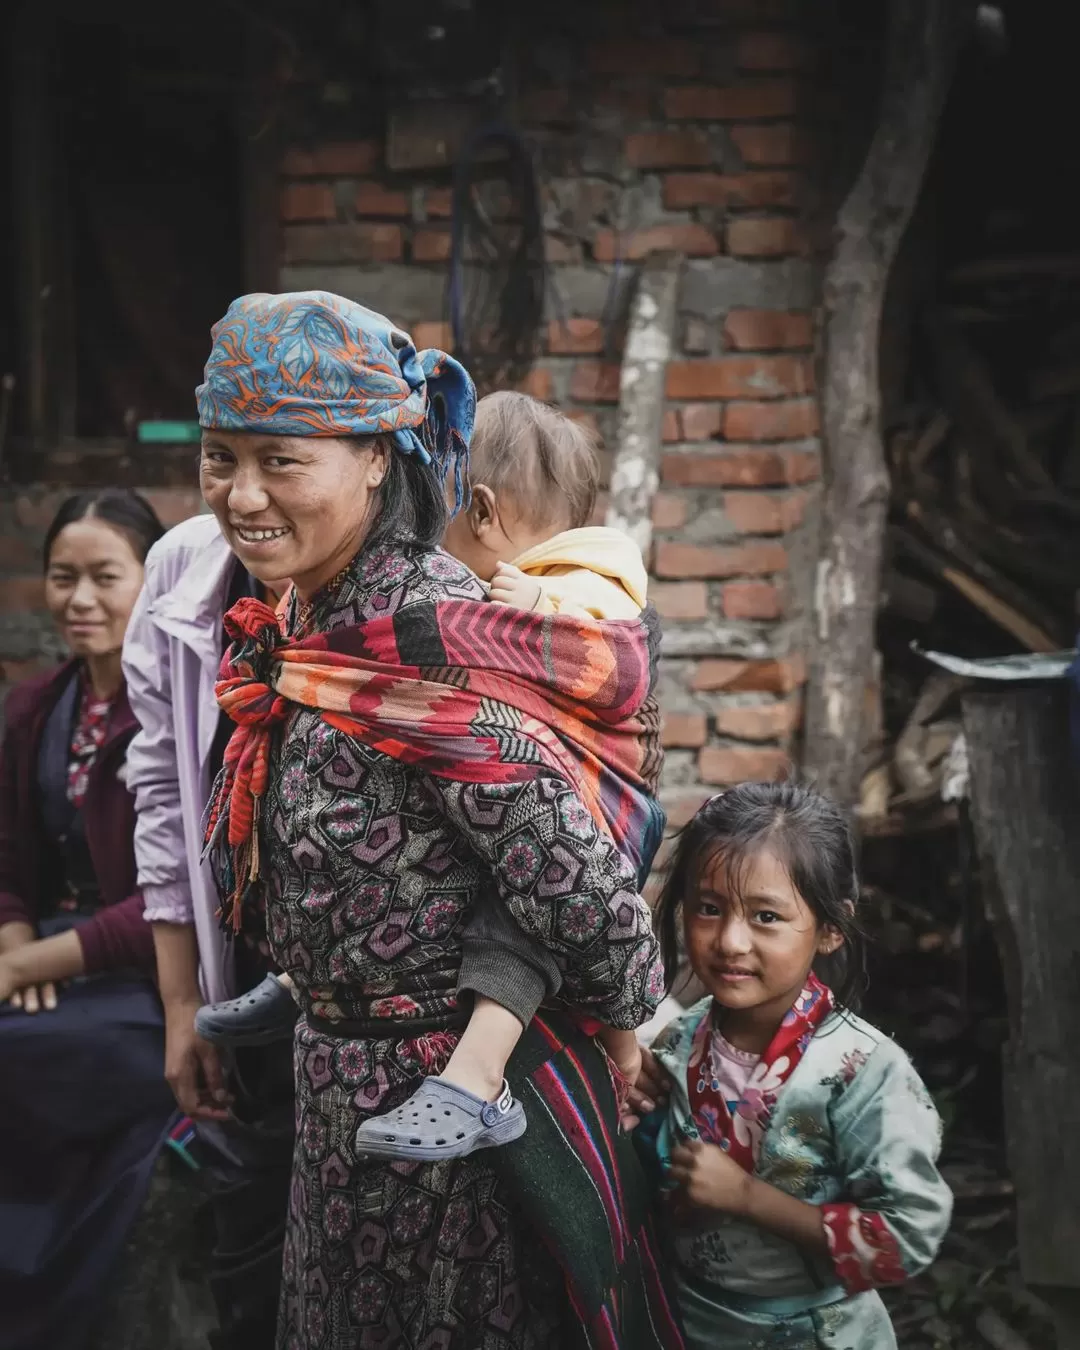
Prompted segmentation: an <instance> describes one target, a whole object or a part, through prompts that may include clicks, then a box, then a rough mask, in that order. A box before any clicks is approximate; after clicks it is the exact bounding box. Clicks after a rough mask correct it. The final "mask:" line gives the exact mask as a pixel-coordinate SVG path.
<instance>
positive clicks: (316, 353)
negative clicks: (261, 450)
mask: <svg viewBox="0 0 1080 1350" xmlns="http://www.w3.org/2000/svg"><path fill="white" fill-rule="evenodd" d="M212 337H213V344H214V345H213V349H212V350H211V352H210V359H209V360H208V361H207V363H206V382H205V384H200V385H199V387H198V389H197V390H196V391H195V397H196V400H197V402H198V408H199V423H200V425H201V426H203V427H206V428H208V429H215V430H220V431H261V432H265V433H266V434H267V435H270V436H375V435H379V434H383V435H386V436H388V437H389V438H390V440H391V442H392V444H393V445H394V447H395V449H397V450H399V451H401V453H402V454H405V455H416V456H417V457H418V458H419V459H420V460H421V462H422V463H424V464H431V465H432V466H433V467H434V469H435V472H436V474H437V475H438V477H439V479H440V481H441V482H445V481H446V479H447V477H448V476H449V475H450V474H453V478H454V486H455V497H456V501H457V505H458V506H460V505H461V503H462V500H463V497H464V484H465V470H466V468H467V465H468V451H469V438H470V437H471V435H472V428H473V417H474V414H475V411H476V390H475V388H474V386H473V382H472V380H471V379H470V378H469V375H468V372H467V371H466V370H465V368H464V366H462V365H461V364H460V363H459V362H457V361H455V360H454V359H453V357H451V356H447V354H446V353H445V352H440V351H435V350H428V351H423V352H418V351H417V350H416V347H415V346H414V345H413V340H412V338H411V337H409V335H408V333H406V332H404V331H403V330H402V329H400V328H395V326H394V325H393V324H392V323H391V322H390V320H389V319H387V318H384V317H383V315H381V314H376V313H375V311H374V310H371V309H365V308H364V306H363V305H358V304H356V303H355V302H354V301H352V300H345V299H343V298H342V297H341V296H340V295H331V294H329V293H328V292H327V291H294V292H292V293H291V294H287V295H242V296H241V297H240V299H239V300H234V301H233V302H232V304H231V305H230V306H229V311H228V313H227V314H226V315H225V317H224V318H223V319H222V320H221V321H220V322H219V323H216V324H215V325H214V328H213V332H212Z"/></svg>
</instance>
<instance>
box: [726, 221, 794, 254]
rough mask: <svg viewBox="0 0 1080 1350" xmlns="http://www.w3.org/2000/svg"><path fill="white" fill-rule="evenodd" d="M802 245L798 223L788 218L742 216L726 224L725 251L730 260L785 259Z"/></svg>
mask: <svg viewBox="0 0 1080 1350" xmlns="http://www.w3.org/2000/svg"><path fill="white" fill-rule="evenodd" d="M802 246H803V238H802V235H801V233H800V230H799V224H798V221H796V220H793V219H792V218H791V217H790V216H745V217H740V218H739V219H737V220H732V221H729V222H728V227H727V248H728V252H729V253H730V254H731V256H732V257H733V258H786V257H788V256H789V255H791V254H793V253H799V252H800V251H801V249H802Z"/></svg>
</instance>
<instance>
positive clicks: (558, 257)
mask: <svg viewBox="0 0 1080 1350" xmlns="http://www.w3.org/2000/svg"><path fill="white" fill-rule="evenodd" d="M581 259H582V249H581V241H580V239H567V238H565V237H564V236H563V235H560V234H551V233H550V232H549V233H548V234H545V235H544V261H545V262H548V263H579V262H581Z"/></svg>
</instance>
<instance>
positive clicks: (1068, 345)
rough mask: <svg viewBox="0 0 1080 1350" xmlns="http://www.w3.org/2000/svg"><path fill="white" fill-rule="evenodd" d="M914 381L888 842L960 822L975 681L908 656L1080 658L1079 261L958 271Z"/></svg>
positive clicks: (884, 718)
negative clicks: (968, 687) (966, 722)
mask: <svg viewBox="0 0 1080 1350" xmlns="http://www.w3.org/2000/svg"><path fill="white" fill-rule="evenodd" d="M913 367H914V371H915V377H914V380H913V384H914V387H915V396H914V398H913V400H912V402H911V403H910V404H909V406H908V407H907V408H906V409H905V411H904V414H903V416H902V418H900V419H899V422H898V424H897V425H894V426H892V427H890V428H888V429H887V431H886V447H887V453H888V458H889V467H890V472H891V477H892V498H891V509H890V519H889V526H888V534H887V539H886V551H885V559H886V560H885V568H884V572H883V582H882V609H881V622H880V625H879V633H880V641H881V645H882V650H883V655H884V674H883V675H882V678H881V681H880V683H881V686H882V687H881V689H880V691H874V697H875V699H876V700H877V702H876V703H875V706H874V708H873V712H874V714H875V716H876V718H877V721H878V723H879V725H878V726H877V727H876V729H875V730H876V734H875V736H874V737H873V738H872V744H871V747H870V751H869V755H868V760H867V765H866V776H865V778H864V782H863V793H862V803H861V812H860V813H861V815H862V818H863V821H864V826H865V828H866V829H867V830H869V831H871V832H873V831H874V830H878V831H886V832H889V831H895V830H900V831H903V830H905V829H906V828H907V827H908V824H910V823H911V822H912V821H913V820H914V821H918V820H920V819H921V820H924V821H925V819H926V815H927V812H929V813H930V815H931V817H932V818H933V819H934V820H941V819H947V818H948V817H949V814H950V809H951V808H950V807H949V806H948V804H947V803H945V804H944V805H943V803H942V791H943V789H944V790H945V797H946V798H947V797H949V796H950V795H952V796H954V797H955V796H957V795H962V793H960V792H959V789H960V788H962V779H963V764H962V756H963V746H962V743H958V739H959V735H960V727H959V707H958V700H957V699H956V697H955V694H956V692H957V689H958V688H959V687H960V682H959V681H957V680H956V679H954V678H953V677H950V676H944V675H937V674H933V673H931V668H930V667H929V666H927V665H925V664H922V663H920V662H919V661H917V660H914V659H912V658H910V656H909V658H908V659H905V655H904V652H901V651H900V647H901V646H902V647H903V648H904V649H905V650H906V649H908V648H910V646H911V645H912V644H915V645H917V646H920V647H924V648H936V649H938V650H942V651H947V652H951V653H953V654H956V655H962V656H968V657H984V656H1000V655H1006V654H1011V653H1020V652H1053V651H1061V650H1063V649H1067V648H1071V647H1072V646H1073V645H1074V641H1075V635H1076V629H1077V595H1078V592H1080V547H1078V546H1077V537H1078V532H1080V256H1078V257H1070V258H1057V257H1052V258H1048V257H1044V256H1038V257H1031V258H1023V257H1021V258H1009V259H1005V258H1000V259H988V260H982V261H980V262H974V263H968V264H966V265H964V266H963V267H960V268H958V269H956V270H955V271H954V272H953V273H952V274H951V275H950V276H949V277H948V279H947V286H946V288H945V290H944V292H943V299H942V300H941V301H939V303H937V304H936V305H935V307H934V308H933V309H932V310H931V311H929V312H927V313H925V314H923V316H922V318H921V321H920V322H919V324H918V326H917V330H916V335H915V341H914V354H913ZM900 686H902V687H900ZM872 702H874V700H873V699H872ZM950 783H951V784H952V789H950Z"/></svg>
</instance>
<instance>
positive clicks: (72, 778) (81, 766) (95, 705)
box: [67, 680, 115, 807]
mask: <svg viewBox="0 0 1080 1350" xmlns="http://www.w3.org/2000/svg"><path fill="white" fill-rule="evenodd" d="M114 702H115V696H114V697H113V698H107V699H100V698H96V697H95V696H94V691H93V689H92V688H91V687H90V685H89V684H88V683H87V682H86V681H85V680H84V681H83V686H82V693H81V695H80V698H79V713H78V716H77V717H76V719H75V729H74V730H73V731H72V733H71V750H70V753H69V757H68V777H67V795H68V801H69V802H71V804H72V806H76V807H78V806H81V805H82V804H83V798H84V797H85V796H86V785H87V782H88V781H89V778H90V770H91V768H92V767H93V763H94V760H95V759H96V758H97V755H98V751H99V750H100V749H101V747H102V746H103V745H104V743H105V733H106V731H108V729H109V715H110V713H111V712H112V708H113V703H114Z"/></svg>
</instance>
